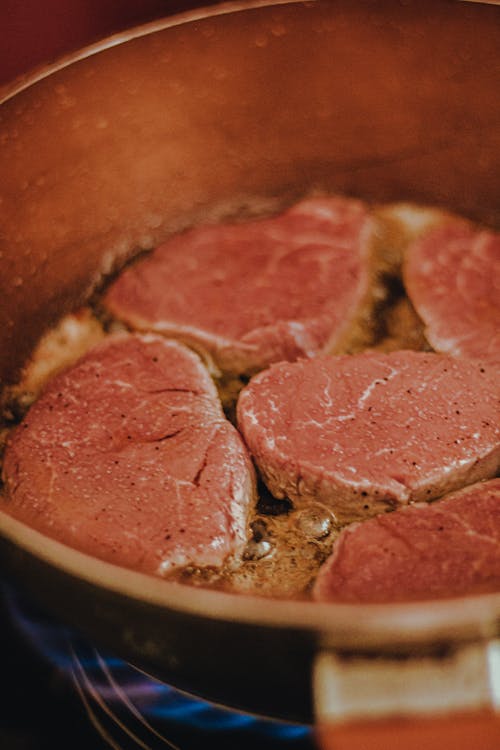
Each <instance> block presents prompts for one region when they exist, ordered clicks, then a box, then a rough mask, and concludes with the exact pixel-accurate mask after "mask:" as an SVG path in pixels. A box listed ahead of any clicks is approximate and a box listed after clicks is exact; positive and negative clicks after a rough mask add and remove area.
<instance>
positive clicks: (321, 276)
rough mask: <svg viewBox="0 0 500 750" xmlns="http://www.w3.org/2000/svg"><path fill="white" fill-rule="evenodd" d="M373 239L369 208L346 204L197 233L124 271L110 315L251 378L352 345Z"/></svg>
mask: <svg viewBox="0 0 500 750" xmlns="http://www.w3.org/2000/svg"><path fill="white" fill-rule="evenodd" d="M371 237H372V221H371V219H370V218H369V216H368V213H367V210H366V208H365V206H364V205H363V204H362V203H360V202H359V201H355V200H347V199H343V198H321V199H320V198H318V199H311V200H307V201H303V202H302V203H299V204H297V205H296V206H294V207H293V208H291V209H290V210H289V211H287V212H286V213H284V214H282V215H280V216H278V217H274V218H270V219H263V220H256V221H250V222H247V223H240V224H219V225H208V226H201V227H197V228H195V229H191V230H190V231H186V232H184V233H183V234H179V235H177V236H175V237H173V238H171V239H170V240H169V241H168V242H166V243H165V244H164V245H161V246H160V247H158V248H157V249H156V250H155V251H154V252H153V253H152V254H151V255H150V256H148V257H147V258H145V259H144V260H141V261H139V262H138V263H136V264H135V265H133V266H131V267H130V268H128V269H127V270H125V271H124V272H123V273H122V274H121V276H120V277H119V278H118V280H117V281H116V282H115V283H114V284H113V285H112V286H111V287H110V289H109V290H108V292H107V294H106V295H105V297H104V305H105V306H106V307H107V309H108V310H109V311H110V312H111V313H112V314H113V315H115V316H116V317H118V318H120V319H122V320H123V321H125V322H126V323H127V324H128V325H129V326H130V327H132V328H134V329H138V330H148V331H156V332H158V333H161V334H164V335H167V336H173V337H176V338H179V339H182V340H183V341H184V342H186V343H188V344H189V345H190V346H192V347H193V348H195V349H197V350H198V351H200V352H203V353H204V355H205V356H206V357H207V358H208V359H209V360H211V362H212V364H215V366H216V368H219V370H221V371H223V372H226V373H233V374H243V373H252V372H255V371H257V370H259V369H262V368H263V367H266V366H267V365H268V364H269V363H271V362H277V361H280V360H289V361H293V360H295V359H297V358H299V357H313V356H315V355H316V354H318V353H320V352H323V351H331V350H333V349H337V348H338V347H339V346H344V345H345V343H346V341H347V340H348V339H349V337H350V335H351V334H352V332H353V328H355V321H357V320H358V319H359V318H360V316H361V317H362V316H363V315H366V314H368V313H367V310H368V308H369V306H370V301H371V291H370V273H369V264H370V261H369V257H370V252H371V251H370V243H371Z"/></svg>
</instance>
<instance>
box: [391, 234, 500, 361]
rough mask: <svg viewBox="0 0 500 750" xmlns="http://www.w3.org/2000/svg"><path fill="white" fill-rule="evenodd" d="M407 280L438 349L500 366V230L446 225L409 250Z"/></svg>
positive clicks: (405, 276)
mask: <svg viewBox="0 0 500 750" xmlns="http://www.w3.org/2000/svg"><path fill="white" fill-rule="evenodd" d="M404 281H405V285H406V289H407V292H408V295H409V297H410V299H411V301H412V303H413V305H414V307H415V309H416V310H417V312H418V314H419V316H420V317H421V318H422V320H423V321H424V323H425V325H426V337H427V340H428V341H429V343H430V344H431V345H432V347H433V348H434V349H436V351H441V352H447V353H450V354H455V355H458V356H463V357H477V358H481V359H486V358H488V359H492V360H494V361H496V362H497V364H500V234H494V233H493V232H489V231H478V230H477V229H474V228H473V227H472V226H470V225H469V224H467V223H466V222H463V221H459V220H457V221H455V222H451V223H447V224H444V225H442V226H440V227H438V228H436V229H435V230H433V231H431V232H429V233H428V234H425V235H423V236H422V237H421V238H420V239H418V240H417V241H416V242H414V243H413V244H412V245H411V246H410V247H409V248H408V251H407V259H406V263H405V267H404Z"/></svg>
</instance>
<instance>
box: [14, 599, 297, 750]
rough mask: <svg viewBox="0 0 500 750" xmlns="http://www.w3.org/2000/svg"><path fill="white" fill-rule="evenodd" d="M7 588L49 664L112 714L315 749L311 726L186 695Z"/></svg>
mask: <svg viewBox="0 0 500 750" xmlns="http://www.w3.org/2000/svg"><path fill="white" fill-rule="evenodd" d="M2 590H3V594H4V597H5V600H6V603H7V606H8V609H9V612H10V614H11V617H12V619H13V621H14V623H15V625H16V628H17V629H18V630H19V631H21V632H22V634H23V635H24V636H25V638H26V639H27V640H28V642H29V643H30V644H31V645H32V647H33V648H35V649H36V651H37V652H38V653H40V654H41V655H42V656H43V657H44V658H45V659H46V660H48V661H49V663H50V664H52V665H53V666H54V667H56V668H57V669H58V670H60V671H61V672H63V673H65V674H67V675H72V677H73V680H74V681H75V682H76V685H77V688H78V690H79V692H80V694H81V695H82V697H83V695H86V696H90V699H91V700H93V702H94V704H95V705H96V706H99V707H100V709H101V712H102V711H105V712H106V714H107V716H108V718H109V717H113V718H116V717H118V716H119V715H120V716H121V715H122V714H123V712H124V710H126V713H127V716H128V720H133V722H134V723H135V724H136V725H138V724H140V725H141V729H142V730H144V727H146V728H147V729H148V731H151V732H154V734H155V735H156V734H158V729H157V728H160V731H164V730H163V728H164V727H166V726H170V727H174V728H175V727H177V728H181V727H182V726H188V727H189V729H190V730H194V731H198V732H203V733H212V734H213V733H216V732H217V733H220V732H226V733H229V734H230V733H234V732H246V733H247V734H250V735H251V736H252V737H254V738H255V741H256V742H257V741H261V740H263V739H265V740H266V742H267V743H268V742H270V741H271V742H273V747H274V746H276V747H280V746H281V747H284V746H285V745H286V747H287V748H296V750H299V748H300V749H301V748H304V749H305V748H310V747H312V744H309V743H310V738H311V729H310V728H309V727H307V726H303V725H297V724H287V723H284V722H279V721H272V720H268V719H261V718H256V717H254V716H250V715H247V714H244V713H239V712H237V711H233V710H230V709H226V708H222V707H219V706H215V705H213V704H211V703H209V702H207V701H205V700H201V699H198V698H193V697H191V696H188V695H186V694H184V693H181V692H179V691H178V690H176V689H175V688H173V687H171V686H169V685H165V684H164V683H162V682H159V681H157V680H155V679H154V678H152V677H149V676H147V675H145V674H144V673H143V672H141V671H140V670H138V669H136V668H135V667H133V666H132V665H130V664H128V663H127V662H125V661H123V660H121V659H118V658H116V657H114V656H112V655H110V654H103V653H102V652H100V651H98V650H96V649H95V648H94V647H93V646H92V645H91V644H89V643H88V642H86V641H85V640H84V639H82V638H81V637H80V636H79V635H78V634H77V633H75V632H74V631H72V630H70V629H69V628H67V627H65V626H62V625H60V624H59V623H57V622H54V621H53V620H52V619H50V618H48V617H47V616H45V615H43V614H42V613H40V612H39V611H38V610H37V609H36V608H35V607H33V605H32V604H31V603H29V602H27V601H25V600H24V599H23V598H22V597H21V596H20V595H19V594H18V593H17V592H14V591H13V589H11V588H10V587H7V586H5V585H4V586H2ZM120 712H121V713H120ZM120 721H122V719H120ZM235 746H236V745H235ZM267 746H269V745H268V744H267V745H266V747H267Z"/></svg>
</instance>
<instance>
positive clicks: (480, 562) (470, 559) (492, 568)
mask: <svg viewBox="0 0 500 750" xmlns="http://www.w3.org/2000/svg"><path fill="white" fill-rule="evenodd" d="M487 591H500V479H492V480H491V481H489V482H480V483H478V484H475V485H473V486H472V487H467V488H466V489H464V490H461V491H460V492H456V493H454V494H452V495H448V496H447V497H446V498H444V499H442V500H438V501H437V502H435V503H431V504H430V505H422V504H419V505H414V506H411V507H409V508H402V509H400V510H398V511H396V512H395V513H389V514H387V515H383V516H378V517H377V518H373V519H371V520H370V521H365V522H364V523H361V524H353V526H350V527H348V528H347V529H344V531H343V532H342V533H341V535H340V536H339V538H338V539H337V541H336V542H335V547H334V551H333V554H332V555H331V556H330V557H329V559H328V560H327V561H326V563H324V565H323V567H322V568H321V570H320V572H319V575H318V578H317V579H316V583H315V585H314V590H313V596H314V598H315V599H318V600H320V601H337V602H367V603H368V602H372V603H375V602H396V601H411V600H416V599H433V598H439V597H445V596H458V595H463V594H472V593H483V592H487Z"/></svg>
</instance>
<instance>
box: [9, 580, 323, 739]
mask: <svg viewBox="0 0 500 750" xmlns="http://www.w3.org/2000/svg"><path fill="white" fill-rule="evenodd" d="M0 644H1V648H2V651H3V660H2V682H1V684H2V696H1V700H0V748H1V750H68V748H69V747H71V748H72V750H109V748H110V747H112V748H114V750H138V749H140V750H168V749H169V748H170V749H171V750H207V748H212V747H214V748H220V750H247V748H248V750H250V748H251V749H252V750H254V749H255V748H257V747H258V748H259V750H278V749H279V750H313V748H314V744H313V741H312V735H311V730H310V729H309V728H307V727H302V726H296V725H287V724H281V723H279V722H271V721H268V720H262V719H255V718H254V717H250V716H246V715H244V714H239V713H237V712H234V711H228V710H225V709H222V708H220V707H216V706H212V705H211V704H209V703H206V702H205V701H199V700H198V699H196V698H193V697H191V696H186V695H184V694H182V693H179V692H178V691H176V690H175V689H174V688H171V687H170V686H166V685H163V684H162V683H160V682H157V681H156V680H153V679H152V678H150V677H148V676H146V675H144V674H143V673H142V672H141V671H140V670H138V669H136V668H135V667H133V666H131V665H129V664H127V663H126V662H123V661H122V660H120V659H117V658H116V657H114V656H113V655H110V654H104V653H103V652H101V651H100V650H98V649H96V648H95V647H94V645H93V644H90V643H89V642H87V641H86V640H85V639H84V638H83V637H82V636H81V635H79V634H78V633H76V632H74V631H70V630H68V629H67V628H65V627H64V626H62V625H61V624H60V623H58V622H56V621H54V620H53V619H51V617H50V616H49V615H47V614H46V613H43V612H41V611H40V610H39V609H38V608H37V607H35V606H34V605H33V603H32V602H30V601H29V600H28V599H26V598H25V597H24V596H23V595H21V594H20V593H19V592H18V591H17V589H15V588H13V587H12V586H11V585H8V584H6V583H5V582H4V583H3V584H2V585H0Z"/></svg>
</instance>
